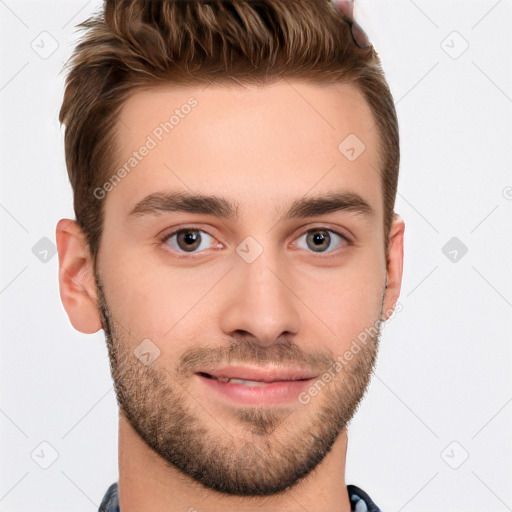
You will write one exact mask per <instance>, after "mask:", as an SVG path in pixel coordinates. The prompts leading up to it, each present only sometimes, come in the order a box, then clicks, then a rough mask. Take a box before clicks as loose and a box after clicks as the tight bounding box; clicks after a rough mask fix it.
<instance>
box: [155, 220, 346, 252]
mask: <svg viewBox="0 0 512 512" xmlns="http://www.w3.org/2000/svg"><path fill="white" fill-rule="evenodd" d="M181 231H200V232H203V233H206V234H207V235H208V236H211V237H212V238H213V239H215V237H214V236H213V235H211V234H210V233H208V232H207V231H205V230H204V229H200V228H197V227H193V226H183V227H180V228H178V229H175V230H174V231H171V232H170V233H169V232H168V233H166V234H165V235H163V236H162V237H160V242H161V243H162V244H165V243H166V242H167V241H168V240H169V239H170V238H171V237H172V236H174V235H176V234H177V233H179V232H181ZM312 231H327V232H328V233H334V234H335V235H338V236H339V237H340V238H341V239H342V240H343V241H344V242H345V247H348V246H351V245H352V244H353V242H352V240H350V239H349V238H348V237H347V236H345V235H343V234H342V233H339V232H338V231H335V230H334V229H330V228H327V227H325V226H318V227H313V228H309V229H307V230H306V231H303V232H302V233H301V234H300V235H299V236H298V237H297V239H299V238H301V237H303V236H304V235H306V234H307V233H310V232H312ZM169 250H171V251H173V252H174V249H171V248H170V247H169ZM339 250H340V248H338V249H335V250H334V251H331V252H328V253H322V252H318V253H315V252H314V251H309V252H311V253H312V254H315V255H316V257H318V258H330V257H333V255H334V256H335V255H336V252H337V251H339ZM201 252H203V251H198V252H190V253H187V252H185V251H182V254H179V255H177V256H176V257H177V258H186V259H191V258H194V257H199V254H200V253H201Z"/></svg>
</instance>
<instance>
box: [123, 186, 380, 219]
mask: <svg viewBox="0 0 512 512" xmlns="http://www.w3.org/2000/svg"><path fill="white" fill-rule="evenodd" d="M337 211H347V212H353V213H356V214H360V215H363V216H366V217H372V216H374V215H375V211H374V210H373V208H372V207H371V206H370V204H369V203H368V202H367V201H366V200H365V199H363V197H361V196H360V195H359V194H356V193H352V192H346V193H340V192H338V193H335V192H333V193H328V194H322V195H317V196H312V197H308V198H301V199H296V200H295V201H293V203H292V204H291V206H290V208H289V209H288V210H287V211H285V212H284V213H283V211H282V208H278V209H277V210H276V211H275V212H274V213H275V214H276V216H277V215H279V214H280V215H281V217H280V220H281V221H283V220H289V219H302V218H307V217H319V216H321V215H326V214H328V213H333V212H337ZM167 212H187V213H198V214H204V215H213V216H215V217H219V218H223V219H230V220H232V219H237V218H239V212H240V205H239V204H238V203H237V202H233V201H230V200H228V199H226V198H224V197H222V196H217V195H203V194H194V193H189V192H159V193H154V194H150V195H148V196H146V197H145V198H144V199H142V200H141V201H139V202H138V203H137V204H136V205H135V206H134V207H133V209H132V210H131V211H130V213H129V214H128V217H129V218H133V217H143V216H149V215H159V214H161V213H167Z"/></svg>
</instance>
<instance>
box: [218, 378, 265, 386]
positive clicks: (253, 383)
mask: <svg viewBox="0 0 512 512" xmlns="http://www.w3.org/2000/svg"><path fill="white" fill-rule="evenodd" d="M218 380H220V381H222V382H233V383H235V384H244V385H245V386H252V387H257V386H266V385H267V383H266V382H258V381H255V380H242V379H229V378H228V377H219V378H218Z"/></svg>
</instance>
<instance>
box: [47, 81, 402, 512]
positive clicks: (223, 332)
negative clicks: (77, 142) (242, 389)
mask: <svg viewBox="0 0 512 512" xmlns="http://www.w3.org/2000/svg"><path fill="white" fill-rule="evenodd" d="M292 86H293V87H292ZM191 96H193V97H194V98H195V99H197V101H198V105H197V106H196V107H195V108H194V109H192V111H191V112H190V114H189V115H187V116H184V118H183V119H181V120H180V123H179V125H178V126H176V127H175V128H174V130H173V131H172V132H171V133H170V134H169V135H167V136H165V137H164V138H163V140H162V141H161V142H159V144H158V145H157V146H156V147H155V148H154V149H152V150H151V151H150V152H149V154H148V155H147V156H146V157H145V158H144V159H142V161H140V162H139V163H138V165H137V166H136V167H135V168H134V169H133V170H132V171H131V172H130V173H129V174H127V175H126V176H125V177H124V178H123V179H122V180H121V182H120V183H119V184H117V185H116V186H115V187H114V188H112V189H111V190H110V191H109V192H108V193H107V194H106V196H105V197H104V198H103V199H101V201H104V203H103V206H104V208H105V212H106V213H105V221H104V227H103V235H102V240H101V244H100V250H99V253H98V257H97V262H96V269H95V268H94V265H93V259H92V256H91V254H90V252H89V250H88V247H87V244H86V242H85V237H84V234H83V233H82V232H81V230H80V228H79V226H78V224H77V223H76V222H75V221H73V220H70V219H61V220H60V221H59V223H58V225H57V230H56V239H57V248H58V254H59V264H60V271H59V284H60V294H61V299H62V302H63V305H64V307H65V309H66V312H67V314H68V316H69V319H70V321H71V323H72V325H73V327H74V328H75V329H77V330H78V331H80V332H83V333H94V332H97V331H98V330H99V329H102V328H103V329H104V330H105V335H106V339H107V346H108V350H109V357H110V363H111V369H112V377H113V380H114V386H115V389H116V394H117V398H118V402H119V404H120V415H119V499H120V506H121V509H122V510H123V512H135V511H138V512H141V511H150V510H151V511H152V512H163V511H166V512H169V511H181V510H194V509H196V510H198V511H201V510H207V511H209V512H220V511H229V510H232V511H247V512H248V511H253V510H258V511H264V512H265V511H268V512H270V511H274V510H282V511H290V512H291V511H299V510H315V511H317V512H327V511H334V510H336V511H340V512H342V511H343V512H348V511H349V510H350V503H349V499H348V493H347V490H346V487H345V486H344V485H342V483H344V482H345V461H346V451H347V442H348V437H347V431H346V426H347V423H348V421H349V420H350V419H351V418H352V416H353V415H354V413H355V410H356V408H357V405H358V404H359V402H360V400H361V398H362V396H363V395H364V392H365V390H366V388H367V385H368V381H369V378H370V375H371V372H372V369H373V367H374V363H375V358H376V354H377V347H378V338H379V336H378V334H374V335H373V336H371V337H370V338H369V341H368V342H367V343H363V344H360V351H359V352H358V353H357V354H356V355H354V357H353V358H352V359H351V360H350V361H344V364H343V369H342V370H341V371H339V372H337V373H336V376H335V378H334V379H333V380H332V381H331V382H329V383H328V385H326V386H325V387H324V388H323V389H322V390H321V391H320V392H319V393H318V395H317V396H315V397H313V398H311V400H310V401H309V403H307V404H304V403H300V402H299V401H298V400H297V401H295V400H293V401H290V402H289V403H286V404H267V405H266V406H263V407H257V406H253V407H250V406H242V405H240V404H238V403H234V402H231V401H229V400H227V399H225V398H222V397H219V396H216V395H215V394H213V393H212V392H211V391H210V390H209V389H208V388H207V387H206V386H205V385H204V383H202V382H201V381H200V379H198V377H197V376H196V375H194V372H195V371H197V370H198V368H200V366H201V364H202V363H205V362H207V361H210V360H211V361H216V362H218V363H219V362H227V361H228V360H229V361H233V360H234V361H237V362H239V363H241V364H244V363H247V364H249V363H256V362H258V361H259V362H262V364H263V365H269V364H271V363H276V364H277V363H281V364H289V365H291V364H293V363H297V364H300V365H302V366H303V367H307V368H311V369H314V371H315V375H318V376H319V377H320V376H321V375H323V374H325V372H326V371H327V369H328V368H329V367H330V366H331V365H332V362H333V361H335V360H336V358H337V357H338V356H341V355H343V354H344V353H345V352H346V351H347V350H348V349H350V347H351V346H353V343H354V340H356V339H357V336H358V335H359V334H360V333H361V332H363V331H364V329H365V328H369V327H370V326H375V325H376V324H378V322H379V320H382V321H385V320H386V319H387V318H388V317H389V316H390V315H391V314H392V312H393V310H394V306H395V303H396V301H397V298H398V296H399V294H400V287H401V281H402V266H403V263H402V262H403V235H404V229H405V226H404V222H403V220H402V219H401V218H400V217H399V216H398V215H395V217H394V221H393V224H392V227H391V231H390V235H389V251H388V255H387V257H386V254H385V252H384V232H383V206H382V190H381V186H380V178H379V173H378V170H377V169H378V168H379V160H378V153H377V144H378V140H377V137H378V133H377V130H376V129H373V128H374V121H373V118H372V114H371V111H370V108H369V107H368V105H367V104H366V102H365V100H364V98H363V96H362V95H361V94H360V93H359V92H358V91H357V90H356V89H354V88H353V87H351V86H347V85H335V86H328V87H320V86H317V85H309V84H304V83H302V84H301V83H296V82H286V81H280V82H277V83H276V84H273V85H271V86H265V87H263V88H256V87H246V88H242V87H240V86H235V85H233V86H226V85H223V86H220V85H219V86H217V85H216V86H213V85H210V86H209V87H207V88H206V89H204V88H200V87H187V88H181V89H179V88H172V87H165V88H164V87H160V88H158V89H152V90H146V91H138V92H136V93H135V94H134V95H133V96H132V97H130V99H128V100H127V102H126V103H125V105H124V107H123V109H122V111H121V115H120V122H119V123H118V133H119V138H118V148H117V150H118V156H119V162H120V165H122V164H123V163H124V162H126V160H127V159H128V158H129V157H130V155H131V154H132V152H133V151H134V150H135V149H136V148H139V147H140V146H141V144H143V143H144V141H145V140H146V137H147V136H148V134H151V133H152V131H153V130H154V128H155V127H156V126H158V125H159V123H161V122H162V121H164V120H165V119H168V117H169V115H166V113H167V112H171V113H172V111H173V110H174V109H175V108H179V107H180V106H181V105H183V104H185V103H186V102H187V100H188V99H189V98H190V97H191ZM350 133H353V134H356V135H357V137H358V138H359V139H360V140H361V141H363V142H364V144H365V146H366V149H365V151H364V152H363V153H361V155H360V156H359V157H358V158H356V159H355V160H354V161H350V160H348V159H347V158H346V157H345V156H344V155H343V154H342V153H341V152H340V151H339V150H338V145H339V144H340V142H341V141H343V140H344V139H345V137H347V135H348V134H350ZM163 191H184V192H197V193H199V192H200V193H204V194H216V195H221V196H224V197H226V198H227V199H229V200H231V201H234V202H235V201H236V202H238V203H239V206H240V209H239V217H238V218H236V219H221V218H218V217H215V216H212V215H205V214H196V213H190V212H165V213H161V214H159V215H154V216H147V217H138V218H134V219H130V218H129V215H128V214H129V212H130V210H131V209H132V208H133V207H134V205H135V204H136V203H137V202H138V201H140V200H141V199H142V198H144V197H145V196H146V195H148V194H150V193H153V192H163ZM333 191H339V192H352V193H357V194H359V195H360V196H361V197H362V198H364V200H365V201H366V202H367V203H368V204H369V205H370V206H371V208H372V209H373V211H374V215H372V216H365V215H361V214H358V213H355V212H349V211H337V212H331V213H328V214H323V215H321V216H319V217H308V218H306V219H291V220H286V221H283V220H279V215H278V214H277V212H276V211H275V208H276V206H279V207H280V208H281V211H284V210H286V209H287V207H288V206H289V205H290V204H291V203H292V201H294V200H296V199H301V198H303V197H304V196H306V195H307V196H311V195H322V194H327V193H330V192H333ZM183 227H188V228H190V229H192V228H193V229H199V230H201V231H200V232H199V233H200V234H201V235H202V236H203V237H206V238H203V242H202V245H201V246H200V247H199V248H198V249H196V252H195V253H193V254H191V253H190V252H186V251H185V250H183V249H182V247H183V246H184V244H183V242H182V245H181V246H180V245H179V244H178V243H177V237H176V236H175V237H173V239H170V240H168V241H167V242H162V241H161V240H160V238H161V235H164V234H166V233H169V232H170V231H172V229H171V228H176V229H177V228H183ZM315 228H316V229H317V230H320V231H322V230H326V229H330V230H334V231H336V232H338V233H341V234H344V235H347V236H349V235H350V241H351V243H350V244H347V243H346V242H345V241H344V240H343V239H338V238H336V236H335V235H332V232H330V233H331V235H332V237H334V238H331V245H329V243H328V242H327V245H328V247H327V248H326V249H325V253H319V252H316V251H315V250H314V248H313V249H312V248H311V247H312V244H311V242H310V243H309V244H308V243H307V233H308V232H311V231H312V230H314V229H315ZM313 232H314V233H317V232H318V231H313ZM195 233H197V232H195ZM207 234H209V235H211V238H210V237H208V235H207ZM249 236H250V237H253V238H254V239H255V240H256V241H257V242H258V243H259V244H260V246H261V247H262V248H263V252H262V253H261V255H260V256H259V257H258V258H257V259H255V260H254V261H253V262H252V263H247V262H246V261H245V260H244V259H243V258H241V257H240V256H239V254H238V253H237V252H236V248H237V246H239V244H240V243H241V242H242V241H244V240H245V239H246V238H247V237H249ZM159 237H160V238H159ZM172 240H174V241H172ZM217 244H219V245H217ZM180 249H181V250H180ZM322 254H326V255H327V254H328V257H324V258H322ZM178 255H181V256H183V257H182V258H179V257H178ZM95 270H96V272H95ZM386 284H387V287H386ZM145 339H150V340H151V342H152V343H153V344H154V345H155V346H156V347H158V349H159V350H160V354H159V356H158V357H157V358H156V359H155V360H154V361H153V362H152V363H151V364H150V365H145V364H142V363H141V361H140V360H139V359H138V358H137V357H136V356H135V355H134V350H135V349H136V347H137V346H138V345H139V344H140V343H141V341H142V340H145ZM157 431H158V435H157V434H156V433H155V432H157ZM314 436H315V437H316V440H317V443H316V444H313V440H314V438H315V437H314ZM193 468H195V470H196V472H195V473H192V469H193ZM222 485H224V488H221V486H222ZM148 489H151V492H148Z"/></svg>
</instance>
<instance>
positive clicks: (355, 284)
mask: <svg viewBox="0 0 512 512" xmlns="http://www.w3.org/2000/svg"><path fill="white" fill-rule="evenodd" d="M373 259H374V260H375V261H373V262H371V264H370V262H368V261H364V259H363V258H360V259H359V260H358V261H357V263H353V264H350V265H347V266H345V267H343V268H340V269H337V270H333V271H332V272H330V273H324V274H322V275H320V274H319V275H318V276H317V277H316V279H315V281H314V283H315V286H314V287H311V286H310V287H309V288H303V290H304V291H303V292H302V293H303V294H305V295H306V296H309V300H308V301H306V300H305V302H306V303H307V304H308V305H309V306H310V308H311V309H312V310H313V312H314V313H315V314H316V315H318V317H319V318H320V319H321V320H322V321H323V323H324V324H325V325H326V326H327V327H328V328H327V327H325V326H323V325H319V329H320V330H319V331H318V332H323V333H325V337H324V339H325V340H327V339H329V338H331V339H333V340H334V343H335V350H334V349H333V352H335V353H339V352H340V350H341V351H343V350H345V349H346V348H348V346H349V345H350V343H351V341H352V340H355V339H356V338H357V336H358V335H359V334H360V333H361V332H363V331H364V330H365V329H368V328H370V327H372V326H375V327H377V326H378V324H377V321H378V320H379V318H380V313H381V308H382V299H383V297H382V294H383V292H384V280H385V270H384V268H383V267H382V266H380V265H379V264H378V262H377V258H373ZM315 321H316V322H317V323H318V324H322V322H320V321H319V320H315ZM333 333H334V334H333Z"/></svg>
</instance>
